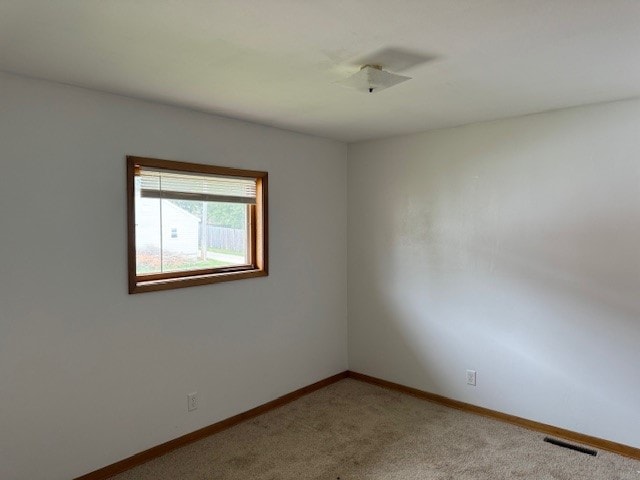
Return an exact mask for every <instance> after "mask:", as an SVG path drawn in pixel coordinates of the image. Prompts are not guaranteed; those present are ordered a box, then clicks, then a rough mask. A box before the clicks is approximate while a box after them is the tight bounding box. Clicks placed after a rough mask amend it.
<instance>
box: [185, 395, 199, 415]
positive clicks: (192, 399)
mask: <svg viewBox="0 0 640 480" xmlns="http://www.w3.org/2000/svg"><path fill="white" fill-rule="evenodd" d="M197 408H198V392H193V393H188V394H187V411H188V412H193V411H194V410H196V409H197Z"/></svg>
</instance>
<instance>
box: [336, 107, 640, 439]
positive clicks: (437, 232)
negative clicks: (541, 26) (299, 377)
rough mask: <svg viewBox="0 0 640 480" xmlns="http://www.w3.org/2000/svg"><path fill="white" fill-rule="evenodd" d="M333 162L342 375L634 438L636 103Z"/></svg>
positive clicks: (362, 149) (638, 418)
mask: <svg viewBox="0 0 640 480" xmlns="http://www.w3.org/2000/svg"><path fill="white" fill-rule="evenodd" d="M348 157H349V159H348V163H349V167H348V175H349V180H348V192H349V196H348V204H349V217H348V220H349V228H348V232H349V367H350V369H352V370H355V371H358V372H362V373H366V374H371V375H375V376H378V377H382V378H385V379H387V380H391V381H395V382H399V383H402V384H406V385H409V386H412V387H416V388H420V389H423V390H427V391H431V392H435V393H439V394H442V395H446V396H449V397H453V398H455V399H459V400H462V401H466V402H470V403H473V404H476V405H481V406H485V407H488V408H492V409H496V410H500V411H503V412H507V413H511V414H514V415H519V416H522V417H525V418H529V419H533V420H537V421H540V422H545V423H549V424H552V425H557V426H560V427H564V428H568V429H571V430H575V431H578V432H582V433H586V434H590V435H595V436H598V437H602V438H606V439H610V440H614V441H618V442H622V443H625V444H628V445H632V446H635V447H640V415H638V405H640V388H639V386H638V385H639V384H638V378H639V376H638V372H637V367H638V366H640V102H639V101H628V102H619V103H610V104H605V105H597V106H590V107H583V108H576V109H570V110H563V111H557V112H551V113H546V114H541V115H532V116H527V117H522V118H518V119H511V120H504V121H498V122H492V123H484V124H477V125H471V126H466V127H461V128H454V129H446V130H440V131H433V132H430V133H424V134H416V135H410V136H404V137H397V138H391V139H386V140H379V141H371V142H366V143H360V144H355V145H351V146H350V147H349V153H348ZM465 369H476V370H477V371H478V386H477V387H475V388H474V387H469V386H467V385H466V384H465Z"/></svg>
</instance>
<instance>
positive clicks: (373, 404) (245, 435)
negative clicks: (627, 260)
mask: <svg viewBox="0 0 640 480" xmlns="http://www.w3.org/2000/svg"><path fill="white" fill-rule="evenodd" d="M543 438H544V435H542V434H538V433H535V432H531V431H529V430H525V429H521V428H518V427H515V426H512V425H508V424H504V423H501V422H497V421H494V420H491V419H487V418H484V417H480V416H476V415H472V414H468V413H464V412H460V411H457V410H452V409H449V408H446V407H442V406H439V405H436V404H433V403H430V402H426V401H424V400H420V399H417V398H414V397H411V396H408V395H404V394H402V393H397V392H393V391H389V390H385V389H382V388H379V387H376V386H373V385H369V384H365V383H361V382H359V381H356V380H351V379H346V380H342V381H340V382H338V383H335V384H333V385H331V386H329V387H327V388H324V389H322V390H319V391H317V392H314V393H312V394H310V395H307V396H305V397H303V398H301V399H299V400H297V401H295V402H293V403H290V404H289V405H286V406H284V407H282V408H279V409H277V410H273V411H271V412H269V413H267V414H265V415H263V416H260V417H257V418H255V419H253V420H250V421H247V422H245V423H243V424H240V425H237V426H235V427H233V428H231V429H229V430H226V431H224V432H221V433H219V434H216V435H213V436H211V437H209V438H206V439H204V440H201V441H199V442H197V443H194V444H192V445H189V446H187V447H184V448H182V449H180V450H176V451H174V452H172V453H170V454H167V455H165V456H164V457H161V458H158V459H156V460H154V461H152V462H149V463H147V464H145V465H141V466H139V467H137V468H135V469H133V470H130V471H128V472H126V473H124V474H121V475H118V476H116V477H113V479H117V480H133V479H136V480H147V479H148V480H151V479H153V480H196V479H197V480H205V479H206V480H213V479H215V480H219V479H220V480H222V479H224V480H230V479H234V480H240V479H242V480H250V479H256V480H289V479H290V480H294V479H295V480H299V479H313V480H337V479H338V478H339V479H340V480H356V479H357V480H361V479H376V480H383V479H384V480H395V479H397V480H413V479H429V480H431V479H433V480H435V479H438V480H444V479H451V480H471V479H473V480H479V479H482V480H484V479H486V480H498V479H507V478H508V479H513V478H515V479H523V478H526V479H535V480H551V479H562V480H564V479H567V480H568V479H572V480H573V479H576V480H577V479H580V480H591V479H598V480H601V479H602V480H630V479H633V480H640V462H638V461H634V460H631V459H627V458H624V457H621V456H618V455H614V454H612V453H607V452H602V451H600V452H598V456H597V457H592V456H589V455H585V454H583V453H579V452H575V451H572V450H567V449H564V448H561V447H557V446H554V445H550V444H548V443H545V442H543V441H542V439H543Z"/></svg>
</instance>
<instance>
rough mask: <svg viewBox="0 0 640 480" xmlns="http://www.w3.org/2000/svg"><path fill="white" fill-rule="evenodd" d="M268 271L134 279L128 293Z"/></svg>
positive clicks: (247, 275) (236, 277)
mask: <svg viewBox="0 0 640 480" xmlns="http://www.w3.org/2000/svg"><path fill="white" fill-rule="evenodd" d="M267 275H269V273H268V272H267V271H266V270H264V269H260V268H255V269H250V270H242V271H236V272H221V273H210V274H205V275H197V274H196V275H191V276H187V277H178V278H166V279H162V280H140V279H134V280H133V281H132V282H130V284H129V293H143V292H155V291H159V290H171V289H174V288H185V287H194V286H197V285H209V284H211V283H220V282H231V281H233V280H242V279H245V278H254V277H266V276H267Z"/></svg>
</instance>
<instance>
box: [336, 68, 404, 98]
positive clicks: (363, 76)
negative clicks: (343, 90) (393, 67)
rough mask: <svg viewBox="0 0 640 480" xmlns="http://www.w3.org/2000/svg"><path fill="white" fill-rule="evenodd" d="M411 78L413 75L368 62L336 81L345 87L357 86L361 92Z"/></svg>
mask: <svg viewBox="0 0 640 480" xmlns="http://www.w3.org/2000/svg"><path fill="white" fill-rule="evenodd" d="M410 79H411V77H405V76H403V75H398V74H395V73H391V72H387V71H386V70H383V69H382V66H381V65H374V64H366V65H363V66H362V67H360V70H359V71H358V72H356V73H355V74H353V75H351V76H350V77H349V78H347V79H346V80H341V81H339V82H336V83H339V84H340V85H343V86H345V87H349V88H355V89H356V90H359V91H361V92H368V93H376V92H379V91H380V90H384V89H385V88H389V87H392V86H393V85H397V84H399V83H402V82H405V81H407V80H410Z"/></svg>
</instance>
